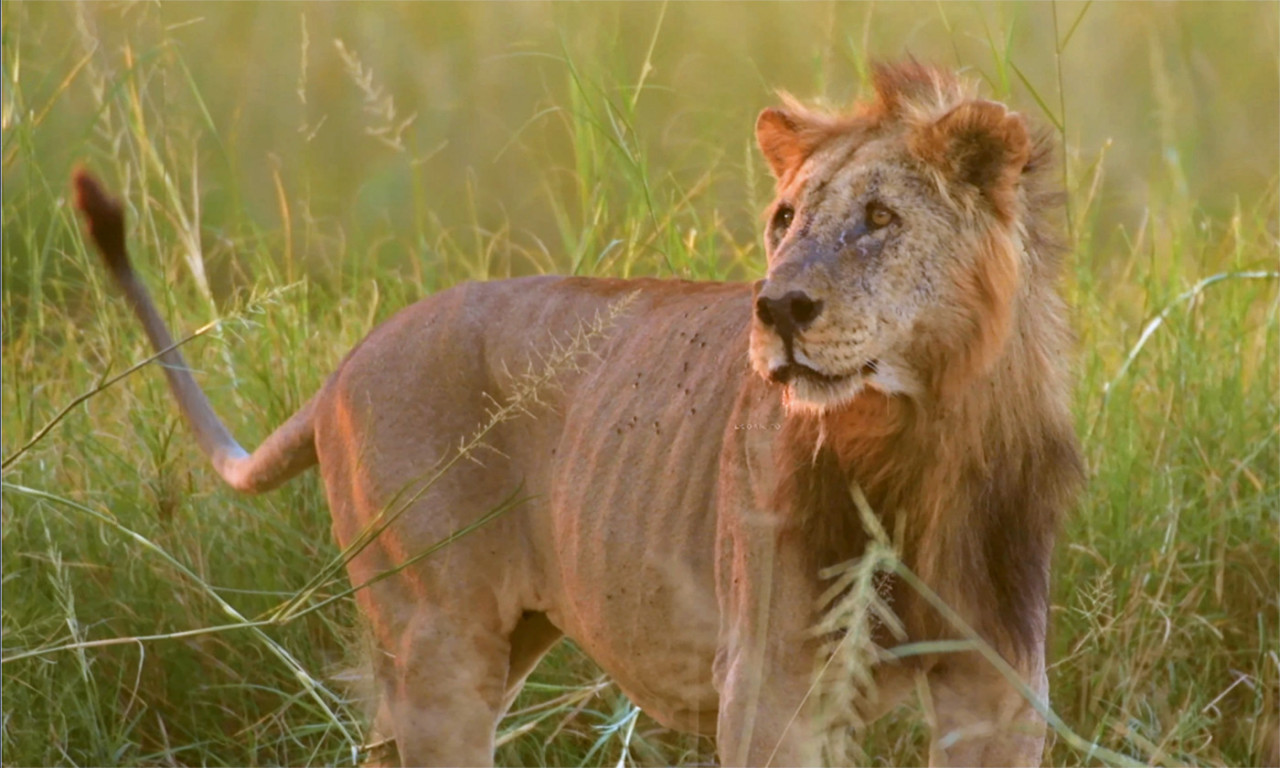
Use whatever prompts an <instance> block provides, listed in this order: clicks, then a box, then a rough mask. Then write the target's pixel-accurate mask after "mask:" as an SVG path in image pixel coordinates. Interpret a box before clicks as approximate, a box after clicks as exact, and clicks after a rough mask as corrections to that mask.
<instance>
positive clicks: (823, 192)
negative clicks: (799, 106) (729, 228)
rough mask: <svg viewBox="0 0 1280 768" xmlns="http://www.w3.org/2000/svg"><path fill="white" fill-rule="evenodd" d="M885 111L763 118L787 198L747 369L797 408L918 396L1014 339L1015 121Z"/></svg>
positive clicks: (971, 108) (1021, 140) (777, 221)
mask: <svg viewBox="0 0 1280 768" xmlns="http://www.w3.org/2000/svg"><path fill="white" fill-rule="evenodd" d="M882 99H883V95H882ZM944 108H945V111H944ZM886 111H887V110H886V109H885V108H883V107H882V108H881V109H879V110H878V111H872V110H864V112H863V114H862V115H855V116H854V117H852V118H846V119H844V120H843V121H839V120H837V119H834V118H830V117H827V116H817V115H814V114H800V115H798V114H796V113H795V111H794V110H793V111H788V112H782V111H778V110H766V111H765V112H764V113H763V114H762V115H761V117H760V120H759V122H758V124H757V134H758V138H759V140H760V145H761V148H762V149H763V150H764V152H765V156H766V158H768V159H769V161H770V164H771V166H772V167H773V169H774V172H775V174H776V175H777V177H778V195H777V199H776V200H775V201H774V203H773V206H772V207H771V209H770V211H769V224H768V227H767V230H766V235H765V241H766V249H767V253H768V264H769V268H768V274H767V276H766V279H765V280H764V281H762V282H761V283H760V284H759V285H758V288H757V291H756V297H755V302H756V303H755V319H754V321H753V327H752V333H751V360H752V365H753V366H754V368H755V370H756V371H757V372H758V373H760V374H761V375H762V376H765V377H766V378H769V379H770V380H772V381H774V382H777V383H780V384H783V385H785V386H786V387H787V402H788V405H789V406H790V407H793V408H808V409H816V410H825V409H829V408H834V407H837V406H839V405H841V404H844V403H847V402H849V401H850V400H852V399H853V398H854V397H856V396H857V395H858V393H859V392H861V391H862V389H863V388H865V387H871V388H875V389H878V390H880V391H881V392H883V393H884V394H889V395H897V394H901V395H906V396H909V397H917V396H921V395H923V394H925V393H927V392H928V391H930V389H931V387H933V386H934V385H935V384H936V383H937V382H938V381H939V377H940V369H941V368H943V367H946V366H948V365H952V364H954V363H956V362H957V361H963V362H973V360H972V359H973V358H974V356H975V355H977V356H979V357H985V356H989V354H990V353H989V352H983V351H982V348H983V347H986V346H990V345H991V344H1003V341H1004V335H1005V334H1007V326H1008V316H1009V313H1010V308H1009V304H1010V303H1011V302H1012V294H1013V291H1014V287H1015V286H1016V282H1017V279H1018V272H1019V268H1018V259H1019V254H1020V252H1021V248H1020V247H1019V246H1018V244H1017V237H1016V226H1014V224H1013V221H1012V219H1013V217H1012V216H1011V215H1010V213H1011V211H1012V210H1013V208H1014V205H1015V202H1016V189H1010V188H1006V187H1016V183H1017V176H1018V173H1019V172H1020V170H1021V167H1022V165H1025V163H1026V161H1027V149H1026V148H1027V145H1028V141H1027V137H1026V132H1025V128H1024V127H1023V124H1022V121H1021V118H1020V117H1018V116H1017V115H1016V114H1011V113H1008V112H1007V111H1006V110H1005V109H1004V107H1002V106H1000V105H997V104H993V103H991V102H982V101H972V100H970V101H966V102H962V103H960V104H959V105H957V106H950V105H946V104H942V105H938V107H937V110H936V111H942V114H941V115H940V116H938V117H933V116H932V115H929V114H928V113H927V112H924V111H923V110H922V111H921V113H920V114H916V115H914V116H913V119H910V120H908V119H902V118H895V116H894V115H892V114H886ZM823 120H825V122H820V121H823ZM815 121H819V122H818V124H817V125H815ZM978 362H979V363H980V362H981V361H978Z"/></svg>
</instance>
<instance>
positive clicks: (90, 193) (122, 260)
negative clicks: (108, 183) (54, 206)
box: [71, 168, 132, 279]
mask: <svg viewBox="0 0 1280 768" xmlns="http://www.w3.org/2000/svg"><path fill="white" fill-rule="evenodd" d="M71 184H72V186H74V187H75V205H76V208H78V209H79V210H80V213H81V214H82V215H83V216H84V218H85V222H86V223H87V224H88V225H89V236H90V237H92V238H93V243H94V245H96V246H97V247H98V253H100V254H101V255H102V260H103V261H105V262H106V263H107V268H108V269H110V270H111V274H112V275H113V276H114V277H115V278H116V279H123V278H124V277H126V276H128V275H129V273H130V272H131V270H132V268H131V267H130V266H129V255H128V254H127V253H126V252H125V249H124V207H123V206H121V205H120V201H119V200H116V199H115V198H113V197H111V196H110V195H108V194H107V193H106V192H105V191H104V190H103V189H102V185H101V184H99V183H98V180H97V179H95V178H94V177H93V175H92V174H91V173H89V172H88V171H87V170H85V169H84V168H77V169H76V170H75V171H74V172H73V173H72V174H71Z"/></svg>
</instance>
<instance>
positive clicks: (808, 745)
mask: <svg viewBox="0 0 1280 768" xmlns="http://www.w3.org/2000/svg"><path fill="white" fill-rule="evenodd" d="M801 655H802V654H801V653H799V652H797V653H796V656H797V657H799V656H801ZM753 657H754V658H753ZM726 666H727V669H726V674H725V678H724V683H723V685H722V687H721V696H720V715H719V721H718V722H717V725H716V746H717V751H718V752H719V757H720V764H721V765H725V766H740V765H751V766H766V765H773V766H788V765H816V764H817V762H818V757H819V755H818V752H817V740H816V739H815V737H814V736H815V735H814V733H813V728H812V720H811V718H810V715H809V713H808V712H807V708H806V706H805V701H806V693H807V691H808V681H809V676H810V675H809V672H811V671H812V662H811V660H810V663H808V664H804V665H799V664H787V665H777V666H773V667H772V668H770V666H769V665H768V664H767V663H766V664H765V665H764V666H763V668H762V666H761V654H754V653H751V652H750V650H749V649H747V648H745V647H744V648H741V649H740V650H739V652H738V653H736V654H735V658H733V659H732V660H730V661H728V662H727V665H726Z"/></svg>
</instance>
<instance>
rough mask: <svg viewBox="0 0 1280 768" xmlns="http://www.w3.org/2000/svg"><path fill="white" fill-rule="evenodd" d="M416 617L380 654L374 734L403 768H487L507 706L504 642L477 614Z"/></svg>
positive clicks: (492, 622) (475, 610) (505, 636)
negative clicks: (389, 744) (386, 740)
mask: <svg viewBox="0 0 1280 768" xmlns="http://www.w3.org/2000/svg"><path fill="white" fill-rule="evenodd" d="M470 609H471V610H470V611H469V612H466V613H461V614H458V615H453V614H452V612H446V611H441V610H438V608H436V607H433V608H432V609H431V610H424V611H421V612H420V613H419V614H418V615H416V616H415V617H413V619H412V620H410V621H409V622H408V623H407V625H406V626H405V629H404V630H403V631H402V632H401V634H400V636H399V638H398V642H397V643H395V647H394V648H391V649H386V650H388V651H389V653H384V654H383V658H382V659H381V660H380V663H379V664H377V668H378V670H377V675H378V678H379V684H380V688H381V695H382V702H381V706H380V708H379V720H380V721H381V722H379V723H378V724H377V725H376V727H377V729H379V730H384V731H385V730H389V731H390V735H391V736H392V737H393V738H394V740H395V744H394V749H395V751H396V752H397V753H398V755H399V758H400V762H401V763H402V764H404V765H423V766H431V765H451V766H476V765H492V764H493V742H494V728H495V725H496V723H497V721H498V719H499V717H501V715H502V713H503V711H504V710H505V707H506V703H507V699H508V697H507V676H508V671H509V666H510V658H511V647H512V646H511V637H510V633H509V632H504V631H503V630H502V628H501V626H500V622H499V621H498V620H497V617H496V616H491V617H490V616H484V615H483V613H484V611H483V609H482V608H480V607H479V606H476V605H472V606H470Z"/></svg>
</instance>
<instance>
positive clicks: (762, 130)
mask: <svg viewBox="0 0 1280 768" xmlns="http://www.w3.org/2000/svg"><path fill="white" fill-rule="evenodd" d="M824 137H825V131H824V130H823V129H822V126H820V125H816V124H814V121H813V120H812V119H811V117H810V116H809V115H806V114H803V113H800V112H797V111H794V110H781V109H775V108H773V107H770V108H769V109H766V110H764V111H763V112H761V113H760V116H759V117H757V118H756V142H757V143H758V144H759V145H760V152H761V154H763V155H764V159H765V160H766V161H767V162H768V163H769V169H770V170H772V171H773V175H774V177H775V178H779V179H780V178H782V176H783V175H784V174H785V173H787V171H790V170H792V169H793V168H796V167H797V166H799V165H800V164H801V163H803V162H804V161H805V159H806V158H807V157H809V155H810V154H812V153H813V150H814V149H815V148H816V147H817V146H818V144H819V143H821V141H822V139H823V138H824Z"/></svg>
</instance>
